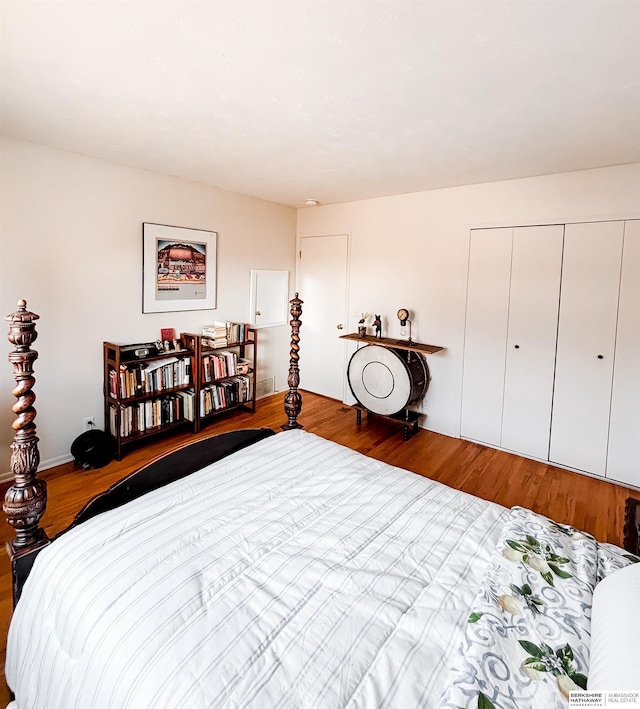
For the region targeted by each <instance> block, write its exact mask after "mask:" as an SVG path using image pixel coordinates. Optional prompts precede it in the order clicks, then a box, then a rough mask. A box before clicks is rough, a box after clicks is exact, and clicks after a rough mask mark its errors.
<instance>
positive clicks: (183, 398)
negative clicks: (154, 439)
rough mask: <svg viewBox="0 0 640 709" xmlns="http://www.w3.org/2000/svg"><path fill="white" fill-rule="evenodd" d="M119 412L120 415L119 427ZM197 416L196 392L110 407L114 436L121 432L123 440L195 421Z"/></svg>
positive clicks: (111, 429)
mask: <svg viewBox="0 0 640 709" xmlns="http://www.w3.org/2000/svg"><path fill="white" fill-rule="evenodd" d="M118 409H119V412H118ZM118 413H119V415H120V425H119V426H118ZM194 416H195V393H194V392H193V391H180V392H177V393H175V394H167V395H166V396H161V397H157V398H154V399H147V400H146V401H139V402H136V403H134V404H119V405H116V404H111V405H110V406H109V431H110V432H111V435H112V436H117V435H118V431H119V435H120V437H121V438H127V437H129V436H134V435H137V434H141V433H145V432H147V431H149V430H152V429H156V428H159V427H161V426H166V425H168V424H172V423H177V422H179V421H183V420H185V419H186V420H188V421H193V419H194Z"/></svg>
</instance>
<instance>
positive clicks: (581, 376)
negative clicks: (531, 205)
mask: <svg viewBox="0 0 640 709" xmlns="http://www.w3.org/2000/svg"><path fill="white" fill-rule="evenodd" d="M623 227H624V222H601V223H585V224H568V225H567V226H566V227H565V245H564V260H563V270H562V293H561V298H560V318H559V326H558V354H557V361H556V382H555V390H554V399H553V414H552V426H551V447H550V456H549V457H550V460H551V461H552V462H555V463H559V464H561V465H566V466H569V467H572V468H576V469H578V470H585V471H587V472H590V473H595V474H597V475H604V474H605V469H606V458H607V438H608V432H609V412H610V403H611V383H612V374H613V356H614V350H615V336H616V316H617V309H618V290H619V285H620V265H621V257H622V236H623Z"/></svg>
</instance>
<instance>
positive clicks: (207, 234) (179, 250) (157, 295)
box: [142, 222, 218, 313]
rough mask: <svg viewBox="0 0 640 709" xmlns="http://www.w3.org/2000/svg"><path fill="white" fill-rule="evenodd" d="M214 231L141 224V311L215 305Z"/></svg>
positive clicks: (196, 308)
mask: <svg viewBox="0 0 640 709" xmlns="http://www.w3.org/2000/svg"><path fill="white" fill-rule="evenodd" d="M217 236H218V235H217V233H216V232H215V231H201V230H200V229H189V228H186V227H176V226H167V225H165V224H151V223H149V222H144V223H143V225H142V312H143V313H167V312H175V311H177V310H209V309H212V308H215V307H216V256H217V254H216V247H217Z"/></svg>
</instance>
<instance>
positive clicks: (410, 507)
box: [6, 431, 508, 709]
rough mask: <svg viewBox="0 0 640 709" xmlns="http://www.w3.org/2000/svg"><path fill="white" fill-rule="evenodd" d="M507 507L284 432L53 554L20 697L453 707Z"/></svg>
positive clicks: (21, 635)
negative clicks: (462, 653)
mask: <svg viewBox="0 0 640 709" xmlns="http://www.w3.org/2000/svg"><path fill="white" fill-rule="evenodd" d="M507 516H508V511H507V510H505V509H504V508H502V507H500V506H498V505H495V504H492V503H488V502H485V501H482V500H480V499H478V498H475V497H472V496H469V495H466V494H463V493H460V492H456V491H454V490H452V489H450V488H448V487H445V486H443V485H440V484H438V483H435V482H432V481H430V480H428V479H425V478H422V477H420V476H418V475H415V474H412V473H409V472H406V471H403V470H400V469H398V468H394V467H391V466H389V465H386V464H385V463H382V462H379V461H376V460H373V459H371V458H367V457H365V456H362V455H360V454H358V453H355V452H354V451H352V450H350V449H347V448H344V447H342V446H338V445H336V444H334V443H330V442H327V441H325V440H323V439H321V438H318V437H316V436H314V435H312V434H309V433H306V432H304V431H287V432H284V433H279V434H278V435H276V436H273V437H271V438H268V439H266V440H264V441H261V442H260V443H258V444H256V445H254V446H252V447H251V448H248V449H245V450H243V451H240V452H239V453H236V454H234V455H233V456H231V457H229V458H226V459H224V460H223V461H220V462H219V463H216V464H214V465H212V466H209V467H208V468H206V469H204V470H202V471H199V472H198V473H195V474H193V475H191V476H189V477H188V478H186V479H184V480H182V481H179V482H177V483H174V484H171V485H169V486H166V487H164V488H161V489H160V490H157V491H155V492H154V493H151V494H149V495H147V496H145V497H143V498H141V499H139V500H136V501H134V502H131V503H129V504H128V505H125V506H124V507H121V508H119V509H117V510H114V511H112V512H109V513H106V514H103V515H99V516H98V517H96V518H94V519H92V520H90V521H88V522H86V523H84V524H82V525H80V526H79V527H78V528H75V529H73V530H71V531H70V532H68V533H67V534H65V535H63V536H62V537H61V538H59V539H58V540H57V541H56V542H54V543H53V544H52V545H51V546H50V547H48V548H47V549H45V550H44V551H43V552H42V553H41V554H40V555H39V556H38V558H37V560H36V564H35V566H34V569H33V572H32V574H31V576H30V578H29V580H28V581H27V584H26V586H25V588H24V591H23V595H22V598H21V600H20V602H19V604H18V607H17V608H16V611H15V614H14V617H13V621H12V624H11V628H10V632H9V639H8V647H7V665H6V676H7V680H8V683H9V686H10V687H11V688H12V689H13V691H14V692H15V694H16V702H15V706H16V708H17V709H36V708H37V707H40V708H42V709H57V708H59V709H74V708H76V709H103V708H104V709H107V708H108V707H112V708H113V709H127V708H130V709H146V708H153V709H163V708H166V709H179V708H180V707H185V708H187V707H188V708H189V709H198V708H200V707H218V706H219V707H243V708H244V707H258V708H260V709H266V708H267V707H281V708H285V707H288V708H291V709H294V708H295V709H302V708H303V707H309V708H310V709H311V708H313V709H319V708H321V707H354V708H355V707H364V708H370V707H389V708H394V709H395V708H402V709H408V708H409V707H435V706H437V705H438V703H439V700H440V697H441V695H442V692H443V689H444V683H445V682H446V678H447V672H448V668H449V667H450V666H451V664H452V662H453V659H454V656H455V652H456V649H457V648H458V646H459V645H460V643H461V640H462V638H463V635H464V630H465V625H466V621H467V619H468V616H469V612H470V608H471V605H472V603H473V600H474V597H475V595H476V592H477V590H478V587H479V584H480V581H481V579H482V577H483V574H484V572H485V568H486V567H487V564H488V561H489V558H490V555H491V553H492V551H493V550H494V547H495V546H496V543H497V541H498V539H499V537H500V533H501V529H502V527H503V523H504V521H505V519H506V517H507ZM34 619H35V620H34Z"/></svg>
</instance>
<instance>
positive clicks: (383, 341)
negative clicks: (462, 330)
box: [340, 332, 446, 354]
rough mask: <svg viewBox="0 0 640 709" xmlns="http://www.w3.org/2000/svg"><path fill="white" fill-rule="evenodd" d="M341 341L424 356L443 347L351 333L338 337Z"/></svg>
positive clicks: (439, 350)
mask: <svg viewBox="0 0 640 709" xmlns="http://www.w3.org/2000/svg"><path fill="white" fill-rule="evenodd" d="M340 339H341V340H354V341H356V342H366V343H367V344H368V345H380V346H382V347H392V348H393V349H396V350H409V351H412V350H413V351H416V352H424V353H425V354H435V353H436V352H442V351H443V350H444V349H446V348H445V347H438V346H437V345H425V344H424V343H422V342H409V341H408V340H394V339H393V338H392V337H376V336H375V335H358V333H356V332H353V333H350V334H349V335H340Z"/></svg>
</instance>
